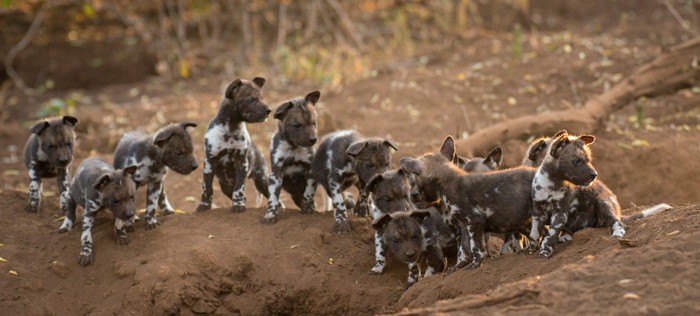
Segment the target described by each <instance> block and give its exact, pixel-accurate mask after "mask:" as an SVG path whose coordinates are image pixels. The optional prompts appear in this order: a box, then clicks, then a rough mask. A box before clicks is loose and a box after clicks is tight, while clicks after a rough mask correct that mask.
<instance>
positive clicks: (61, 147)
mask: <svg viewBox="0 0 700 316" xmlns="http://www.w3.org/2000/svg"><path fill="white" fill-rule="evenodd" d="M75 124H78V119H76V118H75V117H72V116H64V117H62V118H55V119H50V120H43V121H41V122H39V123H36V124H35V125H34V126H33V127H32V130H31V131H32V134H31V135H30V136H29V139H28V140H27V143H26V144H25V145H24V166H25V167H27V171H28V172H29V204H27V207H26V208H25V210H26V211H27V212H29V213H36V212H38V211H39V206H40V204H41V179H43V178H53V177H56V181H57V182H58V191H59V194H60V199H61V205H63V204H64V203H65V200H66V198H67V197H68V196H67V194H68V193H67V190H68V185H69V184H70V174H69V171H68V165H69V164H70V163H71V161H72V160H73V146H74V145H75V131H74V127H75Z"/></svg>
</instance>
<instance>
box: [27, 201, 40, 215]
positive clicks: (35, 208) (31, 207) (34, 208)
mask: <svg viewBox="0 0 700 316" xmlns="http://www.w3.org/2000/svg"><path fill="white" fill-rule="evenodd" d="M24 211H26V212H27V213H38V212H39V203H32V202H30V203H29V204H28V205H27V207H25V208H24Z"/></svg>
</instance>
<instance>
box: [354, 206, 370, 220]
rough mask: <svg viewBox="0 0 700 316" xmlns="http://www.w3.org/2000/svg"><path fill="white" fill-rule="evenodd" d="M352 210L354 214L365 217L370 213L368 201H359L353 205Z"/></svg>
mask: <svg viewBox="0 0 700 316" xmlns="http://www.w3.org/2000/svg"><path fill="white" fill-rule="evenodd" d="M354 210H355V215H357V216H362V217H367V216H369V214H370V205H369V203H360V204H358V205H357V206H355V208H354Z"/></svg>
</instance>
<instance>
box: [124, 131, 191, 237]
mask: <svg viewBox="0 0 700 316" xmlns="http://www.w3.org/2000/svg"><path fill="white" fill-rule="evenodd" d="M188 127H197V124H195V123H173V124H169V125H167V126H165V127H163V128H161V129H159V130H158V131H156V133H155V134H154V135H147V134H144V133H143V132H131V133H127V134H125V135H124V136H123V137H122V139H121V140H120V141H119V144H118V145H117V149H116V150H115V151H114V167H115V168H117V169H122V168H126V166H138V170H137V171H136V172H135V173H134V174H133V175H132V179H133V180H134V182H135V183H136V187H137V188H138V187H141V186H143V185H146V186H147V190H146V192H147V193H146V216H145V222H146V229H153V228H156V227H158V225H160V223H159V222H158V220H157V219H156V205H158V207H160V209H161V211H162V212H163V215H169V214H172V213H174V212H175V209H173V207H172V206H171V205H170V202H169V201H168V196H167V195H166V194H165V185H164V183H163V179H165V174H166V173H167V172H168V168H170V169H172V170H174V171H175V172H177V173H179V174H184V175H187V174H190V173H192V171H194V170H195V169H197V167H198V165H197V160H195V159H194V156H193V155H192V151H193V147H192V137H190V134H189V133H188V132H187V128H188Z"/></svg>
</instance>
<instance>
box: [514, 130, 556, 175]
mask: <svg viewBox="0 0 700 316" xmlns="http://www.w3.org/2000/svg"><path fill="white" fill-rule="evenodd" d="M563 134H566V131H565V130H561V131H558V132H557V133H556V134H554V136H552V137H546V136H545V137H540V138H538V139H535V140H534V141H533V142H532V143H530V146H529V147H528V148H527V152H525V157H523V162H522V163H521V164H522V165H523V166H529V167H535V168H537V167H539V166H540V164H542V161H543V160H544V157H545V156H546V155H547V148H548V147H549V144H551V143H552V141H554V140H555V139H557V138H559V136H561V135H563Z"/></svg>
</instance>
